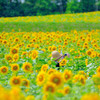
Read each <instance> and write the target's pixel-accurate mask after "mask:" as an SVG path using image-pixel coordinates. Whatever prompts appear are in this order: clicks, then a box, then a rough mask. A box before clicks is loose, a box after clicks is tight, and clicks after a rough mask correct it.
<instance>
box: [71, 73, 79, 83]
mask: <svg viewBox="0 0 100 100" xmlns="http://www.w3.org/2000/svg"><path fill="white" fill-rule="evenodd" d="M79 76H80V75H79V74H77V75H75V76H74V77H73V80H72V81H73V83H76V82H78V80H79Z"/></svg>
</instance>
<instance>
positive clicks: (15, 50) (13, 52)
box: [10, 47, 19, 54]
mask: <svg viewBox="0 0 100 100" xmlns="http://www.w3.org/2000/svg"><path fill="white" fill-rule="evenodd" d="M18 51H19V50H18V48H16V47H13V48H11V50H10V52H11V54H17V53H18Z"/></svg>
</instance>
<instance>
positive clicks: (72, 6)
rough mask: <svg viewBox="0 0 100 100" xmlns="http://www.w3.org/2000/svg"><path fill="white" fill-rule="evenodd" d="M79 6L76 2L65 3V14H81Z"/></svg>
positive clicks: (75, 0) (76, 0)
mask: <svg viewBox="0 0 100 100" xmlns="http://www.w3.org/2000/svg"><path fill="white" fill-rule="evenodd" d="M80 6H81V5H80V2H78V0H71V1H70V0H69V1H68V3H67V9H66V13H77V12H82V8H81V7H80ZM79 8H80V9H79Z"/></svg>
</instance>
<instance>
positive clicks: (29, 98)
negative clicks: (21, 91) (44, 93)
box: [25, 95, 35, 100]
mask: <svg viewBox="0 0 100 100" xmlns="http://www.w3.org/2000/svg"><path fill="white" fill-rule="evenodd" d="M25 100H35V97H34V96H33V95H29V96H27V97H26V99H25Z"/></svg>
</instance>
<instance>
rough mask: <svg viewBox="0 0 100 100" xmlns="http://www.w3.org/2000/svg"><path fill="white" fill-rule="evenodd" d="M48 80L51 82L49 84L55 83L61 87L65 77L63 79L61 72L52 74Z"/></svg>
mask: <svg viewBox="0 0 100 100" xmlns="http://www.w3.org/2000/svg"><path fill="white" fill-rule="evenodd" d="M48 80H49V82H52V83H54V84H55V85H56V86H61V85H62V83H63V77H62V74H61V73H60V72H55V73H52V74H51V75H50V76H49V79H48Z"/></svg>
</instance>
